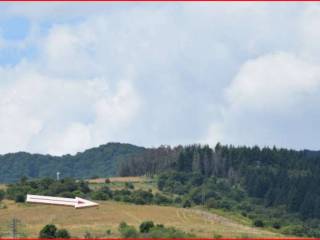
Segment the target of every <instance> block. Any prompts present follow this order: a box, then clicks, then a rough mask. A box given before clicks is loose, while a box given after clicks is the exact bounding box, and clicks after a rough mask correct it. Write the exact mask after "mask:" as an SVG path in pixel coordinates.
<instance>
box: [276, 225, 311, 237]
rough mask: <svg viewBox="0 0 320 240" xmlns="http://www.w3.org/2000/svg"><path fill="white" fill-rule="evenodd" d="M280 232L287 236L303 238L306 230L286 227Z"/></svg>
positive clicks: (297, 226) (300, 227)
mask: <svg viewBox="0 0 320 240" xmlns="http://www.w3.org/2000/svg"><path fill="white" fill-rule="evenodd" d="M282 232H283V233H284V234H288V235H295V236H299V237H303V236H305V235H306V233H307V229H306V228H305V227H304V226H300V225H296V226H287V227H284V228H283V230H282Z"/></svg>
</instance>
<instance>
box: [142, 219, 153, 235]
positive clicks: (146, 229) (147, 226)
mask: <svg viewBox="0 0 320 240" xmlns="http://www.w3.org/2000/svg"><path fill="white" fill-rule="evenodd" d="M153 227H154V223H153V222H152V221H145V222H143V223H141V224H140V227H139V229H140V232H141V233H148V232H149V231H150V229H151V228H153Z"/></svg>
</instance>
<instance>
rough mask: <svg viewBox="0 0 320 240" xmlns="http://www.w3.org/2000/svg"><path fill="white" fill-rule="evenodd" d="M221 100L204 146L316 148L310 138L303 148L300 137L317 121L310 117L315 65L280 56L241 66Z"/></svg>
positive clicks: (316, 95) (316, 90)
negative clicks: (217, 117) (221, 144)
mask: <svg viewBox="0 0 320 240" xmlns="http://www.w3.org/2000/svg"><path fill="white" fill-rule="evenodd" d="M225 100H226V104H225V105H223V106H222V110H221V112H222V118H221V119H220V120H219V121H216V122H214V123H213V124H211V126H210V128H209V134H208V136H207V138H206V140H207V141H210V142H211V143H214V142H216V141H222V142H226V143H233V144H249V145H254V144H260V145H269V146H270V145H271V146H272V145H274V144H278V145H280V146H284V147H295V148H303V147H308V146H309V147H313V148H316V146H317V144H318V142H317V141H315V139H312V135H309V136H308V137H311V139H308V140H306V139H305V140H304V141H305V142H301V139H300V136H301V130H303V131H305V134H307V133H308V132H310V130H311V129H309V128H310V126H306V125H305V124H306V123H307V122H310V120H311V122H312V121H314V122H315V121H318V120H319V119H320V118H319V117H320V116H315V115H314V114H312V112H309V111H310V110H311V111H315V110H316V109H317V107H316V106H315V105H314V104H315V103H317V102H319V100H320V67H319V65H316V64H313V63H310V62H308V61H306V60H304V59H302V58H300V57H298V56H296V55H292V54H289V53H283V52H279V53H274V54H269V55H266V56H261V57H258V58H257V59H253V60H250V61H248V62H246V63H245V64H243V66H242V67H241V69H240V71H239V73H238V74H237V75H236V77H235V78H234V79H233V81H232V82H231V84H230V85H229V86H228V88H227V89H226V90H225ZM306 109H308V110H307V111H305V110H306ZM305 114H307V115H305ZM288 136H291V137H288ZM290 138H291V139H290Z"/></svg>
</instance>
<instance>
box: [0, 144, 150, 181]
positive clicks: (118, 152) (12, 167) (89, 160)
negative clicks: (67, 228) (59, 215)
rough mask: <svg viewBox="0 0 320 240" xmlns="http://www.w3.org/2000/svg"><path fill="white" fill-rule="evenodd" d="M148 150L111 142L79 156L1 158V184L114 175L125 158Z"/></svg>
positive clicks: (32, 155) (3, 156)
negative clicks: (32, 179) (42, 178)
mask: <svg viewBox="0 0 320 240" xmlns="http://www.w3.org/2000/svg"><path fill="white" fill-rule="evenodd" d="M142 151H144V148H142V147H137V146H134V145H130V144H120V143H108V144H105V145H101V146H99V147H96V148H92V149H89V150H86V151H84V152H81V153H77V154H76V155H64V156H61V157H57V156H51V155H42V154H30V153H26V152H18V153H9V154H5V155H0V183H9V182H15V181H17V180H19V179H20V178H21V177H22V176H26V177H28V178H39V177H54V178H55V176H56V172H57V171H59V172H60V173H61V177H74V178H77V179H79V178H90V177H92V176H100V177H105V176H114V175H116V173H117V165H118V162H119V161H120V160H121V159H125V158H126V157H128V156H129V155H133V154H137V153H140V152H142Z"/></svg>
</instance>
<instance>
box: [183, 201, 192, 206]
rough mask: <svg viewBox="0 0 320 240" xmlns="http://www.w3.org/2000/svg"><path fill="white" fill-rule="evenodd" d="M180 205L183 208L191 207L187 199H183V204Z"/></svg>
mask: <svg viewBox="0 0 320 240" xmlns="http://www.w3.org/2000/svg"><path fill="white" fill-rule="evenodd" d="M182 207H183V208H189V207H191V202H190V201H189V200H186V201H184V202H183V204H182Z"/></svg>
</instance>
